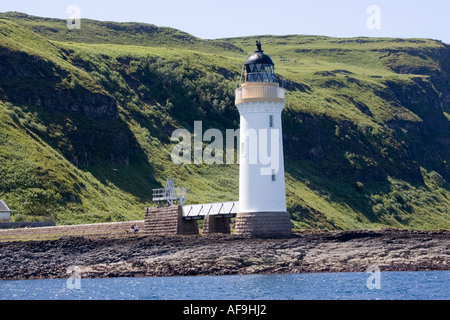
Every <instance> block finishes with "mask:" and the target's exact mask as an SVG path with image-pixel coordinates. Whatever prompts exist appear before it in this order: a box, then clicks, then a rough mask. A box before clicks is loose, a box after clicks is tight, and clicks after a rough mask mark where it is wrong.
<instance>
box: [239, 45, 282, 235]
mask: <svg viewBox="0 0 450 320" xmlns="http://www.w3.org/2000/svg"><path fill="white" fill-rule="evenodd" d="M244 67H245V83H242V84H241V85H240V87H239V88H238V89H237V90H236V102H235V103H236V107H237V108H238V110H239V113H240V116H241V118H240V171H239V212H238V213H237V216H236V223H235V234H242V235H251V236H263V237H266V236H267V237H273V236H281V237H283V236H289V235H290V234H291V222H290V217H289V213H288V212H287V211H286V191H285V180H284V157H283V140H282V138H283V137H282V127H281V112H282V111H283V108H284V105H285V102H286V99H285V92H284V89H283V88H280V87H279V84H278V82H277V79H276V76H275V73H274V63H273V61H272V59H271V58H270V57H269V56H268V55H266V54H264V52H263V51H262V49H261V43H260V42H257V50H256V51H255V53H253V54H252V55H251V56H250V58H248V60H247V62H246V63H245V65H244Z"/></svg>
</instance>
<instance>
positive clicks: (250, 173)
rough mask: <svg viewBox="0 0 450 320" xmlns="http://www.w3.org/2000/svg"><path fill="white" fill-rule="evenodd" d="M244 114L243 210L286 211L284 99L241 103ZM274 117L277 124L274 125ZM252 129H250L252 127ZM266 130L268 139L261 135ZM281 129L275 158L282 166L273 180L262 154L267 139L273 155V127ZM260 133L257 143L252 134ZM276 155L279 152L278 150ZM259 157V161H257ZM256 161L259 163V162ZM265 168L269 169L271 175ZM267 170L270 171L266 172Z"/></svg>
mask: <svg viewBox="0 0 450 320" xmlns="http://www.w3.org/2000/svg"><path fill="white" fill-rule="evenodd" d="M237 108H238V110H239V113H240V115H241V120H240V121H241V123H240V129H241V133H240V170H239V212H286V190H285V178H284V156H283V137H282V125H281V112H282V111H283V108H284V103H283V102H245V103H239V104H238V105H237ZM270 116H272V117H273V127H272V128H271V127H270ZM249 129H250V130H249ZM260 129H266V130H267V134H268V139H267V140H266V139H263V138H264V137H263V136H261V135H260V134H259V132H260ZM273 129H275V130H277V133H278V139H277V140H278V141H276V142H277V143H275V144H274V145H276V146H277V147H278V155H277V159H276V160H274V159H273V158H272V167H274V168H275V169H278V171H277V172H276V176H275V181H272V174H271V168H270V167H271V164H264V163H262V161H261V160H263V159H261V157H260V151H261V145H260V143H261V141H263V142H264V141H265V140H266V141H267V143H266V145H265V146H264V145H263V147H265V148H267V151H268V152H263V154H264V155H267V154H268V155H271V152H273V150H271V145H273V143H272V141H271V139H270V136H271V130H273ZM254 133H257V142H256V143H255V139H254V137H252V135H253V134H254ZM261 139H262V140H261ZM275 154H276V153H275ZM255 159H256V161H255ZM255 162H256V163H255ZM262 170H266V171H269V174H268V175H265V174H262ZM266 173H267V172H266Z"/></svg>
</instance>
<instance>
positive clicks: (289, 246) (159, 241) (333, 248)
mask: <svg viewBox="0 0 450 320" xmlns="http://www.w3.org/2000/svg"><path fill="white" fill-rule="evenodd" d="M449 244H450V234H449V233H448V232H438V231H436V232H432V231H430V232H422V231H400V230H379V231H365V230H361V231H347V232H324V231H323V232H315V231H305V232H302V233H297V234H295V235H294V236H293V237H291V238H288V239H277V240H273V239H257V238H246V237H239V236H233V235H227V236H225V235H221V236H218V235H215V236H212V235H210V236H174V237H146V236H140V237H134V236H130V237H128V238H126V237H125V238H124V237H121V238H82V237H73V238H62V239H60V240H54V241H39V242H8V243H0V279H2V280H6V279H9V280H10V279H39V278H67V273H66V271H67V268H69V267H73V266H78V267H79V268H80V270H81V277H82V278H88V277H89V278H105V277H144V276H145V277H151V276H180V275H182V276H188V275H226V274H263V273H305V272H364V271H366V270H367V268H368V267H369V266H371V265H377V266H378V267H379V268H380V270H381V271H382V272H384V271H425V270H429V271H434V270H450V269H449V268H450V265H449V261H450V260H449V258H450V255H449V251H448V246H449Z"/></svg>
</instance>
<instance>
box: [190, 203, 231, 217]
mask: <svg viewBox="0 0 450 320" xmlns="http://www.w3.org/2000/svg"><path fill="white" fill-rule="evenodd" d="M238 211H239V202H218V203H206V204H194V205H188V206H183V218H185V219H187V220H189V219H194V220H195V219H203V218H204V217H205V216H208V215H214V216H223V217H235V216H236V214H237V212H238Z"/></svg>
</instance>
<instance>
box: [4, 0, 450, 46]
mask: <svg viewBox="0 0 450 320" xmlns="http://www.w3.org/2000/svg"><path fill="white" fill-rule="evenodd" d="M70 5H77V6H78V7H79V8H80V10H81V17H82V18H89V19H96V20H108V21H119V22H124V21H127V22H129V21H133V22H146V23H151V24H155V25H157V26H167V27H173V28H177V29H180V30H183V31H185V32H188V33H190V34H192V35H194V36H197V37H200V38H207V39H210V38H223V37H235V36H247V35H266V34H272V35H287V34H309V35H326V36H334V37H354V36H369V37H405V38H413V37H414V38H433V39H437V40H442V41H444V42H446V43H450V0H426V1H425V0H369V1H367V0H314V1H306V0H271V1H269V0H257V1H255V0H252V1H248V0H221V1H217V0H191V1H189V0H158V1H154V0H146V1H145V0H126V1H123V0H122V1H118V0H108V1H105V0H69V1H66V0H57V1H56V0H55V1H51V0H39V1H36V0H34V1H25V0H14V1H6V0H2V1H1V3H0V12H4V11H20V12H25V13H28V14H31V15H37V16H42V17H52V18H62V19H67V18H68V17H69V14H68V13H67V12H66V11H67V8H68V7H69V6H70ZM373 5H375V6H376V7H375V8H378V9H379V15H377V12H376V11H369V13H368V12H367V9H368V8H369V7H370V6H373ZM374 19H375V20H374ZM368 20H369V26H370V28H369V26H368Z"/></svg>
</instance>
